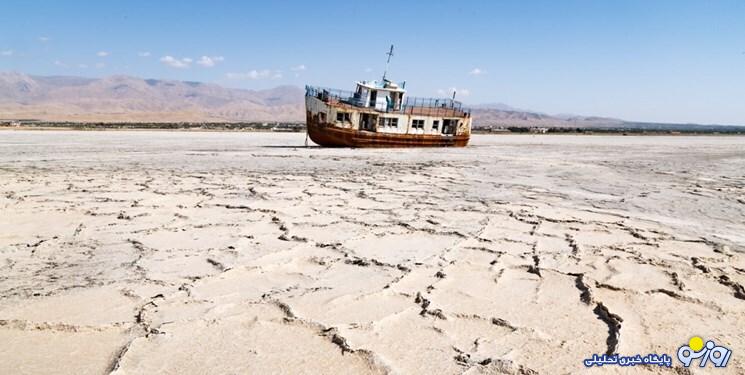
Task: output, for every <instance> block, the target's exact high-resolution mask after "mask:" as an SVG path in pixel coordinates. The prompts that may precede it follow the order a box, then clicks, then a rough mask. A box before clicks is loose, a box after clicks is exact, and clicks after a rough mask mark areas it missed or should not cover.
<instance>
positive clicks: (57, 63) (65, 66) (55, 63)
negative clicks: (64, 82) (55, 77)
mask: <svg viewBox="0 0 745 375" xmlns="http://www.w3.org/2000/svg"><path fill="white" fill-rule="evenodd" d="M54 65H56V66H61V67H63V68H67V64H65V63H63V62H62V61H59V60H54Z"/></svg>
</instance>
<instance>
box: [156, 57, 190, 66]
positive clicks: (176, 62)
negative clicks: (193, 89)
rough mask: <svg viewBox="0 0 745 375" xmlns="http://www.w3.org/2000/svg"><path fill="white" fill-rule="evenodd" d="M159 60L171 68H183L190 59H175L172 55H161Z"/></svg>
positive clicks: (188, 63)
mask: <svg viewBox="0 0 745 375" xmlns="http://www.w3.org/2000/svg"><path fill="white" fill-rule="evenodd" d="M160 62H161V63H163V64H165V65H168V66H170V67H171V68H179V69H184V68H188V67H189V65H190V64H191V62H192V59H190V58H188V57H185V58H183V59H177V58H175V57H173V56H163V57H161V58H160Z"/></svg>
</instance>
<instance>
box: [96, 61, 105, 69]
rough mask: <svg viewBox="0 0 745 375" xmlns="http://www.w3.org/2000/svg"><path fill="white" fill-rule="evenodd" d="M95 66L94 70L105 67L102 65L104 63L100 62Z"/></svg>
mask: <svg viewBox="0 0 745 375" xmlns="http://www.w3.org/2000/svg"><path fill="white" fill-rule="evenodd" d="M95 66H96V68H97V69H101V68H103V67H105V66H106V64H104V63H102V62H100V63H96V65H95Z"/></svg>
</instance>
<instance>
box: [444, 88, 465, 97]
mask: <svg viewBox="0 0 745 375" xmlns="http://www.w3.org/2000/svg"><path fill="white" fill-rule="evenodd" d="M453 93H455V97H456V98H458V97H459V96H468V95H471V92H470V91H468V89H459V88H455V87H451V88H449V89H447V90H445V89H439V90H437V95H440V96H447V97H448V98H452V97H453Z"/></svg>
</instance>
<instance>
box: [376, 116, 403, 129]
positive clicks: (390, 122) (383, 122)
mask: <svg viewBox="0 0 745 375" xmlns="http://www.w3.org/2000/svg"><path fill="white" fill-rule="evenodd" d="M378 126H387V127H391V128H397V127H398V118H395V117H381V118H380V119H379V120H378Z"/></svg>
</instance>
